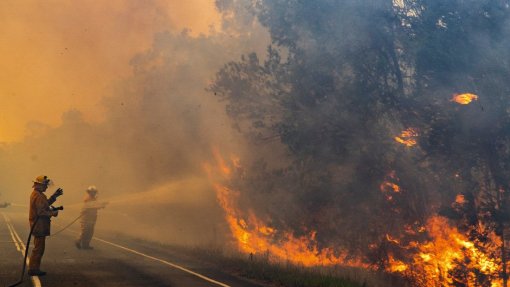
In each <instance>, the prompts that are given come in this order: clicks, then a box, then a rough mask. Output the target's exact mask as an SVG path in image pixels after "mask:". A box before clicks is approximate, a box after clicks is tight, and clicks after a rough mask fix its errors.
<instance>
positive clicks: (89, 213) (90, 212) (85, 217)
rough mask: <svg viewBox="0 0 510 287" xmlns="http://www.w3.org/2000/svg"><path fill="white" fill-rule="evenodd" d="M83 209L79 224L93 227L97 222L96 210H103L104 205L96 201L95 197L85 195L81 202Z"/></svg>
mask: <svg viewBox="0 0 510 287" xmlns="http://www.w3.org/2000/svg"><path fill="white" fill-rule="evenodd" d="M83 203H84V204H83V208H82V210H81V220H80V221H81V223H82V224H87V225H94V224H95V223H96V220H97V210H98V209H100V208H104V203H100V202H98V201H97V199H96V198H95V197H92V196H90V195H87V196H86V197H85V199H84V200H83Z"/></svg>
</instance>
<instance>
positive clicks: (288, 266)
mask: <svg viewBox="0 0 510 287" xmlns="http://www.w3.org/2000/svg"><path fill="white" fill-rule="evenodd" d="M118 235H120V234H118ZM122 236H126V235H122ZM128 237H130V238H131V239H133V240H135V241H138V242H140V243H145V244H149V245H152V246H154V245H157V246H159V247H161V248H164V249H167V250H169V251H173V252H176V253H177V254H181V255H184V256H186V257H189V258H193V259H194V260H197V261H201V262H203V263H205V264H208V265H210V266H215V267H216V268H220V269H221V270H222V271H223V272H226V273H230V274H232V275H235V276H237V277H240V278H245V279H248V280H251V281H254V282H258V283H260V284H262V285H265V286H271V287H410V285H409V283H408V282H406V281H405V280H404V279H403V278H400V277H396V276H393V275H389V274H386V273H383V272H377V271H373V270H367V269H363V268H354V267H345V266H333V267H327V266H317V267H305V266H300V265H296V264H292V263H290V262H277V261H275V260H272V259H271V258H270V255H269V254H259V255H246V254H244V253H240V252H236V251H231V250H230V249H223V248H221V247H218V246H211V245H208V246H182V245H173V244H167V243H163V242H155V241H149V240H146V239H141V238H133V237H132V236H128Z"/></svg>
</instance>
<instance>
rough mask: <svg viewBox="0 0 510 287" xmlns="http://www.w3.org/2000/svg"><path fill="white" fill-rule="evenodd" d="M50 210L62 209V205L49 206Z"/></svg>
mask: <svg viewBox="0 0 510 287" xmlns="http://www.w3.org/2000/svg"><path fill="white" fill-rule="evenodd" d="M50 210H51V211H55V210H64V207H63V206H57V207H55V206H50Z"/></svg>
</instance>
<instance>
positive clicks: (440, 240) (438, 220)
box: [387, 216, 503, 287]
mask: <svg viewBox="0 0 510 287" xmlns="http://www.w3.org/2000/svg"><path fill="white" fill-rule="evenodd" d="M427 231H428V234H429V235H430V236H431V238H432V239H431V240H430V241H428V242H425V243H422V244H412V245H413V246H415V247H416V248H417V250H416V251H417V252H416V254H415V255H414V257H413V259H412V262H411V263H409V264H406V263H404V262H402V261H400V260H396V259H394V258H393V257H392V256H389V260H388V268H387V271H389V272H394V273H395V272H397V273H406V272H407V273H406V275H410V276H411V277H414V278H415V279H416V281H417V282H420V285H421V286H453V284H454V283H455V278H454V277H453V275H452V274H453V273H454V271H455V269H456V268H458V267H459V266H460V265H461V264H464V267H465V269H463V270H462V272H464V273H463V274H465V275H466V276H465V277H464V278H465V279H464V280H466V282H464V283H465V285H463V286H479V285H477V282H475V278H476V275H475V272H479V273H482V274H484V275H485V276H487V277H488V278H491V279H492V280H491V287H500V286H503V284H502V281H501V280H500V279H498V276H499V272H500V270H501V260H500V259H499V258H497V257H496V256H491V255H490V254H486V253H484V252H482V251H481V250H480V249H479V248H478V247H477V246H476V245H475V243H473V242H471V241H469V240H468V238H467V237H466V236H465V235H463V234H462V233H460V232H459V231H458V230H457V229H456V228H454V227H450V225H449V224H448V221H447V220H446V219H445V218H443V217H440V216H433V217H431V218H430V219H429V220H428V222H427ZM410 245H411V244H410ZM410 270H412V271H410ZM475 270H476V271H475Z"/></svg>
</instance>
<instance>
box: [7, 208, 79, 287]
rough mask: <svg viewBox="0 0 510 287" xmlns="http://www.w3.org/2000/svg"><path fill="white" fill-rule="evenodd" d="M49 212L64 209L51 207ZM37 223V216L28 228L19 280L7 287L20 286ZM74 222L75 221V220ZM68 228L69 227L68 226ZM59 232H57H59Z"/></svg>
mask: <svg viewBox="0 0 510 287" xmlns="http://www.w3.org/2000/svg"><path fill="white" fill-rule="evenodd" d="M50 208H51V210H53V211H55V210H64V207H63V206H59V207H53V206H51V207H50ZM37 221H39V216H37V217H36V218H35V221H34V223H33V224H32V226H30V233H29V234H28V239H27V244H26V246H25V256H24V257H23V267H22V269H21V277H20V279H19V281H18V282H16V283H14V284H11V285H9V286H8V287H15V286H18V285H20V284H21V283H23V279H24V277H25V269H26V267H27V256H28V248H29V246H30V239H32V233H33V232H34V228H35V225H36V224H37ZM75 221H76V220H75ZM73 223H74V222H73ZM69 226H70V225H69ZM60 231H62V230H60ZM60 231H59V232H60Z"/></svg>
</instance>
